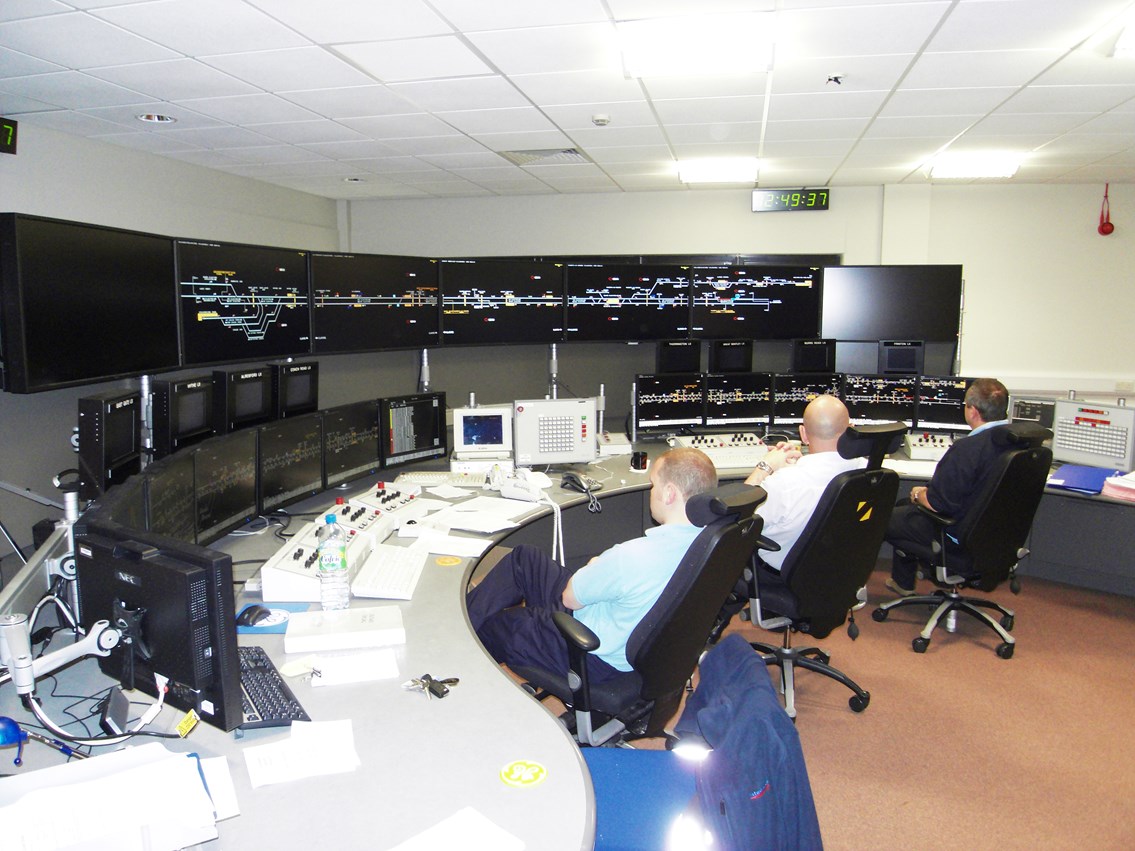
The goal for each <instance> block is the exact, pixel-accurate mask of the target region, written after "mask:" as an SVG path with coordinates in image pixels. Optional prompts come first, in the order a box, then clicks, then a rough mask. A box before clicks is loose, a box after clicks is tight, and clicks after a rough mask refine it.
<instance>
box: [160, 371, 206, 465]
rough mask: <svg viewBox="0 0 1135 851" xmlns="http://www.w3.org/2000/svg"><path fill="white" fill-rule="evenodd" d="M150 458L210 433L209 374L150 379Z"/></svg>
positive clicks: (192, 442)
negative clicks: (151, 436) (151, 440)
mask: <svg viewBox="0 0 1135 851" xmlns="http://www.w3.org/2000/svg"><path fill="white" fill-rule="evenodd" d="M150 387H151V391H152V394H153V398H152V409H153V440H154V458H162V457H164V456H166V455H169V454H170V453H173V452H177V451H178V450H179V449H184V448H185V447H187V446H192V445H193V444H194V443H200V442H201V441H202V440H204V439H205V438H207V437H209V436H210V435H212V434H213V376H212V375H211V374H208V373H205V374H202V375H192V376H189V377H187V378H179V379H177V380H174V381H166V380H160V379H159V380H155V381H153V382H151V385H150Z"/></svg>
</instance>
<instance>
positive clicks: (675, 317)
mask: <svg viewBox="0 0 1135 851" xmlns="http://www.w3.org/2000/svg"><path fill="white" fill-rule="evenodd" d="M689 330H690V270H689V268H687V267H683V266H627V265H614V264H606V263H603V264H581V265H575V264H569V265H568V267H567V333H566V335H565V336H566V339H568V340H668V339H673V338H682V337H688V336H689Z"/></svg>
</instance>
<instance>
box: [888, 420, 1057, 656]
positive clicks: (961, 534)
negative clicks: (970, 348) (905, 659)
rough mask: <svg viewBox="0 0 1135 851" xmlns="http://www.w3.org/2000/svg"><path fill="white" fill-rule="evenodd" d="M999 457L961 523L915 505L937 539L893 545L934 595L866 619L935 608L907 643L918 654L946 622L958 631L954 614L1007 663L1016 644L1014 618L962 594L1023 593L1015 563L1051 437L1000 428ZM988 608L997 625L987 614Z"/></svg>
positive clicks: (903, 601) (1040, 431) (1038, 429)
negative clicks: (989, 640)
mask: <svg viewBox="0 0 1135 851" xmlns="http://www.w3.org/2000/svg"><path fill="white" fill-rule="evenodd" d="M991 437H992V439H993V441H994V443H995V444H997V445H998V446H1001V447H1003V451H1002V453H1001V454H1000V455H999V456H997V460H996V461H995V462H994V464H993V466H992V467H991V469H990V470H989V472H988V474H987V475H986V478H985V481H984V483H983V484H982V486H981V490H980V491H979V493H978V496H977V499H976V500H975V501H974V503H973V505H972V506H971V507H970V509H969V511H968V512H967V514H966V516H965V517H964V518H963V519H962V521H961V523H957V524H955V523H954V520H953V519H952V518H950V517H947V516H946V515H943V514H937V513H935V512H933V511H930V510H929V509H927V508H924V507H922V506H919V510H920V511H921V512H922V513H924V514H925V515H926V516H927V517H929V518H930V519H931V520H933V521H934V525H935V527H936V530H937V533H938V536H937V539H936V540H934V541H932V542H931V543H929V544H923V543H921V542H912V541H904V542H896V543H895V544H894V546H895V549H897V550H898V551H899V552H901V553H904V554H906V555H909V556H913V557H915V558H917V559H920V560H922V561H924V562H925V563H926V565H927V566H928V568H930V569H931V570H932V571H933V574H934V575H933V576H932V577H926V578H928V579H930V580H931V581H932V582H934V584H935V585H937V586H938V590H936V591H934V593H933V594H925V595H918V596H914V597H900V598H899V599H897V600H891V601H889V602H887V603H884V604H882V605H881V606H879V607H878V608H876V609H875V611H873V612H872V613H871V616H872V617H873V618H874V619H875V620H877V621H880V622H882V621H885V620H886V619H887V615H888V614H890V612H891V610H892V609H895V608H899V607H901V606H917V605H928V606H930V607H931V608H933V609H934V613H933V614H932V615H931V616H930V620H928V621H927V622H926V626H925V627H923V629H922V632H921V633H919V635H918V637H917V638H915V639H914V640H913V641H912V642H911V646H912V647H913V648H914V650H915V652H917V653H925V652H926V648H927V647H929V646H930V637H931V635H932V634H933V632H934V629H935V628H936V627H937V626H938V624H939V622H940V621H941V620H942V618H943V617H945V618H946V631H947V632H953V631H954V630H955V629H956V627H957V615H958V613H959V612H964V613H966V614H969V615H972V616H973V617H975V618H977V619H978V621H979V622H981V623H984V624H985V625H986V626H988V627H989V628H990V629H992V630H993V631H994V632H996V633H997V635H998V636H1000V638H1001V643H1000V644H999V645H998V646H997V648H996V652H997V655H998V656H1000V657H1001V658H1002V659H1011V658H1012V657H1013V650H1014V648H1015V646H1016V639H1015V638H1013V636H1012V635H1010V634H1009V630H1011V629H1012V628H1013V620H1014V614H1013V611H1012V610H1011V609H1007V608H1005V607H1004V606H1002V605H1001V604H1000V603H997V602H994V601H993V600H990V599H987V598H985V597H964V596H962V594H961V591H962V590H963V589H966V588H974V589H977V590H979V591H986V592H989V591H993V590H994V589H995V588H997V586H999V585H1000V584H1001V583H1002V582H1004V581H1005V580H1009V588H1010V590H1011V591H1012V592H1013V593H1014V594H1017V593H1019V592H1020V583H1019V581H1018V580H1017V575H1016V573H1017V564H1018V562H1020V560H1021V559H1023V558H1024V557H1025V556H1027V555H1028V553H1029V551H1028V549H1027V548H1026V547H1025V543H1026V541H1027V539H1028V536H1029V530H1030V529H1031V528H1032V523H1033V517H1034V515H1035V514H1036V510H1037V507H1038V506H1039V505H1040V499H1041V496H1042V495H1043V494H1044V484H1045V482H1046V481H1047V479H1048V473H1049V469H1050V467H1051V466H1052V450H1051V449H1049V448H1047V447H1045V446H1042V445H1041V443H1042V442H1043V441H1045V440H1047V439H1049V438H1051V437H1052V432H1051V431H1049V430H1048V429H1046V428H1043V427H1042V426H1038V425H1036V424H1035V423H1013V424H1011V425H1007V426H998V427H997V428H996V429H994V433H993V434H992V435H991ZM985 609H992V610H994V611H995V612H997V613H998V614H1000V616H1001V617H1000V620H995V619H994V618H993V616H992V615H991V614H990V613H989V612H987V611H984V610H985Z"/></svg>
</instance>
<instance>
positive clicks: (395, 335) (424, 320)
mask: <svg viewBox="0 0 1135 851" xmlns="http://www.w3.org/2000/svg"><path fill="white" fill-rule="evenodd" d="M437 270H438V262H437V261H436V260H431V259H429V258H426V257H401V256H396V255H379V254H326V253H318V252H313V253H312V255H311V292H312V297H311V302H312V310H311V317H312V340H313V347H312V350H313V351H314V352H315V353H316V354H320V353H323V352H366V351H373V350H377V349H418V348H426V347H429V346H436V345H437V344H438V342H439V341H440V336H439V335H440V329H439V326H438V321H439V313H438V310H439V300H438V271H437Z"/></svg>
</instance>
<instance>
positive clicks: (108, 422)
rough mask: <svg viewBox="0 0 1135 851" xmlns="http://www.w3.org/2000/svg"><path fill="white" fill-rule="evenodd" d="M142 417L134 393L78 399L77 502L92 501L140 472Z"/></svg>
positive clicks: (118, 393) (137, 395) (136, 394)
mask: <svg viewBox="0 0 1135 851" xmlns="http://www.w3.org/2000/svg"><path fill="white" fill-rule="evenodd" d="M141 414H142V402H141V396H140V395H139V393H138V391H137V390H107V391H106V392H104V393H96V394H94V395H91V396H83V397H81V398H80V399H79V498H80V499H83V500H91V499H95V498H96V497H97V496H99V495H100V494H102V493H103V492H105V491H106V490H107V489H108V488H110V487H112V486H113V485H117V484H120V483H121V482H124V481H126V480H127V479H128V478H129V477H130V476H133V475H134V474H135V473H137V472H139V471H140V470H141V469H142V444H141V425H142V422H141Z"/></svg>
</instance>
